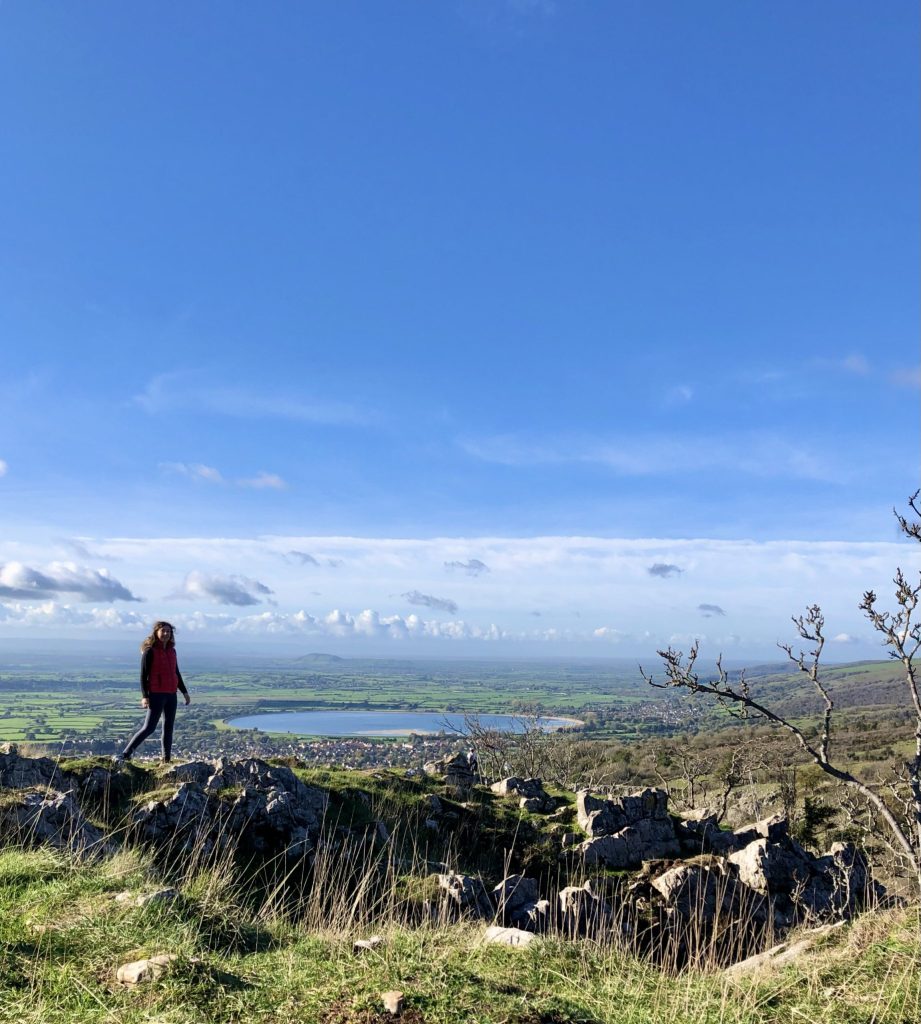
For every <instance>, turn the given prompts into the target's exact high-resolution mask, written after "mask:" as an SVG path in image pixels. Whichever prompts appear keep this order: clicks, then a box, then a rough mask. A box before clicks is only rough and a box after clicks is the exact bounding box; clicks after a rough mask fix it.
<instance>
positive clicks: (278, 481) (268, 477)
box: [237, 470, 288, 491]
mask: <svg viewBox="0 0 921 1024" xmlns="http://www.w3.org/2000/svg"><path fill="white" fill-rule="evenodd" d="M237 486H239V487H252V488H254V489H255V490H257V491H262V490H266V489H269V490H274V491H283V490H284V489H285V488H286V487H287V486H288V485H287V484H286V483H285V481H284V480H282V478H281V477H280V476H278V474H277V473H266V472H265V471H263V470H261V471H260V472H258V473H257V474H256V475H255V476H254V477H250V478H249V479H243V480H237Z"/></svg>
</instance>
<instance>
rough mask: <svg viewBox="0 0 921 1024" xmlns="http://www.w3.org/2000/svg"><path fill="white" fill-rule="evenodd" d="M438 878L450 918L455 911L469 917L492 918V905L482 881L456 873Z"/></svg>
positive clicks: (452, 872) (449, 873)
mask: <svg viewBox="0 0 921 1024" xmlns="http://www.w3.org/2000/svg"><path fill="white" fill-rule="evenodd" d="M437 878H438V887H439V889H440V890H441V891H442V895H443V897H444V903H445V909H446V910H447V911H449V916H450V912H451V911H454V912H458V913H460V914H463V915H465V916H468V917H479V918H490V917H492V915H493V908H492V903H491V902H490V900H489V894H488V893H487V891H486V886H485V885H484V884H483V882H482V880H481V879H479V878H474V877H472V876H471V875H462V874H460V873H458V872H456V871H449V872H447V873H446V874H439V875H438V876H437Z"/></svg>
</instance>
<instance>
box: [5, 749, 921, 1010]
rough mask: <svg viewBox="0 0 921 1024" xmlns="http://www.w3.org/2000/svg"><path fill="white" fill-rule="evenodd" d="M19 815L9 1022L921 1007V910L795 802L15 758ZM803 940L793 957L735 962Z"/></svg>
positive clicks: (8, 763) (11, 887)
mask: <svg viewBox="0 0 921 1024" xmlns="http://www.w3.org/2000/svg"><path fill="white" fill-rule="evenodd" d="M0 819H2V821H0V833H2V835H3V836H4V837H5V839H6V842H7V844H8V845H7V847H6V849H4V850H2V851H0V922H2V923H0V929H2V932H0V938H2V942H3V947H2V956H0V1020H2V1021H13V1020H16V1021H22V1022H31V1021H35V1022H38V1021H43V1022H44V1021H55V1022H57V1021H61V1022H65V1024H69V1022H81V1024H82V1022H89V1021H96V1020H99V1021H102V1020H111V1019H118V1020H121V1021H126V1022H133V1021H138V1022H140V1021H151V1020H156V1021H160V1022H166V1021H175V1022H176V1024H179V1022H182V1024H193V1022H198V1021H222V1022H223V1021H227V1022H228V1024H229V1022H232V1021H234V1022H237V1021H239V1022H242V1021H249V1020H267V1021H270V1022H275V1021H281V1020H283V1019H284V1020H286V1021H292V1020H303V1021H320V1022H323V1024H334V1022H341V1024H352V1022H360V1021H363V1022H368V1021H372V1022H373V1021H382V1020H392V1019H393V1016H392V1015H391V1014H389V1013H387V1012H386V1011H385V1010H384V1009H383V1002H382V993H384V992H387V991H391V990H399V991H401V992H402V993H403V1010H402V1013H401V1017H402V1019H404V1020H407V1021H411V1022H429V1024H441V1022H444V1024H448V1022H461V1021H468V1022H469V1021H479V1022H484V1024H486V1022H495V1024H498V1022H500V1021H503V1022H507V1024H538V1022H550V1024H566V1022H572V1024H575V1022H576V1021H581V1022H589V1024H592V1022H594V1024H607V1022H612V1024H613V1022H614V1021H617V1022H622V1021H636V1022H646V1021H649V1022H651V1021H653V1020H655V1021H665V1022H671V1021H674V1022H688V1024H690V1022H692V1021H693V1022H696V1021H717V1020H720V1021H724V1020H731V1021H741V1022H751V1024H755V1022H758V1024H761V1022H765V1024H766V1022H767V1021H776V1020H791V1021H792V1020H800V1019H808V1020H813V1021H829V1022H831V1021H835V1022H836V1024H840V1022H842V1021H853V1022H858V1021H860V1022H863V1021H866V1022H870V1021H876V1022H888V1024H904V1022H906V1021H913V1020H916V1019H918V1016H919V1012H918V1011H919V1009H921V988H919V978H921V953H919V948H918V932H917V924H918V922H917V914H916V912H915V911H913V910H908V909H907V908H905V907H899V906H892V907H891V908H890V909H886V910H884V909H882V908H883V907H884V906H885V904H886V898H885V895H884V893H883V891H882V890H881V889H880V888H879V886H877V885H876V884H875V883H873V882H872V881H871V879H870V878H869V877H868V876H867V874H866V868H865V866H864V865H863V862H862V860H861V858H860V856H859V855H858V854H857V852H856V851H854V850H853V849H850V850H848V849H847V848H845V847H842V846H839V847H837V848H833V849H832V850H831V851H830V853H829V854H828V855H827V856H825V857H817V856H815V855H812V854H809V853H808V852H807V851H806V850H804V849H803V848H802V847H800V846H799V845H798V844H796V843H795V841H794V840H792V839H791V838H790V837H789V836H788V833H787V827H786V823H785V821H784V820H783V819H782V818H778V817H773V818H770V819H767V820H765V821H763V822H756V823H752V824H750V825H748V826H746V827H745V828H740V829H736V830H735V831H733V832H725V831H721V830H719V829H716V828H715V826H714V825H713V824H712V823H709V822H708V821H707V820H706V819H703V818H700V817H699V816H698V817H697V818H696V819H695V818H693V817H691V818H687V819H684V818H681V817H679V816H676V815H674V814H672V813H669V808H668V806H667V800H666V798H665V795H664V793H663V792H661V791H657V790H644V791H642V792H641V793H638V794H637V795H636V796H635V797H625V798H621V799H609V798H605V797H603V796H593V795H592V794H590V793H588V792H580V793H579V794H575V793H571V792H569V793H567V792H563V791H554V790H552V789H549V790H548V789H545V788H544V787H543V786H541V785H540V783H539V782H537V781H536V780H523V779H507V780H503V781H502V782H501V783H497V784H494V785H493V786H491V787H490V786H485V785H483V784H482V783H481V782H480V781H479V780H477V779H476V778H474V777H473V776H472V774H471V773H470V772H469V769H468V768H467V767H466V766H465V764H464V763H463V761H462V759H456V760H447V761H443V762H441V763H439V764H433V765H430V766H427V770H426V771H425V772H424V773H406V772H397V771H370V772H347V771H335V770H321V769H310V768H306V767H304V766H301V765H298V764H297V763H295V762H291V763H284V762H275V763H267V762H260V761H255V760H253V759H250V760H244V761H230V760H224V761H218V762H215V763H213V764H207V763H203V762H201V763H191V764H186V765H179V766H176V767H175V768H150V769H147V768H142V767H137V766H130V767H128V768H126V769H123V770H118V771H113V770H112V769H111V767H110V766H108V765H107V764H106V763H105V762H104V761H102V760H101V759H87V760H82V761H61V762H53V761H50V760H48V759H35V758H27V757H22V756H20V755H18V754H17V753H16V752H15V751H10V750H8V751H7V752H6V753H0ZM867 901H869V902H867ZM865 905H866V906H867V910H864V909H863V908H864V906H865ZM491 928H493V929H495V928H499V929H500V932H499V934H498V936H497V938H498V939H499V940H500V941H501V940H503V939H504V940H505V941H512V942H514V943H515V944H516V945H515V946H514V947H512V948H509V947H501V946H497V945H495V944H493V943H492V942H491V941H490V935H491V933H490V929H491ZM502 928H505V929H506V930H505V931H501V929H502ZM817 928H818V930H816V929H817ZM374 936H377V937H378V938H373V937H374ZM800 938H802V945H801V946H797V947H796V948H794V949H793V951H792V953H791V952H790V944H791V943H793V942H794V941H795V940H798V939H800ZM359 940H367V942H366V943H365V945H358V946H356V945H355V943H356V942H357V941H359ZM778 942H780V943H785V944H786V945H785V947H784V952H786V953H787V955H788V956H789V957H790V959H789V961H788V964H787V966H784V960H783V954H782V955H781V956H780V957H772V958H771V959H770V963H768V964H766V965H762V966H761V967H759V968H757V969H756V968H755V966H753V965H751V964H750V963H748V962H746V963H745V964H744V965H742V966H741V967H739V966H736V967H732V966H731V965H733V964H737V965H738V964H739V962H740V961H743V960H745V958H746V957H748V956H750V955H751V954H758V953H761V952H762V951H763V950H765V949H767V948H768V947H771V946H772V945H774V944H775V943H778ZM797 950H798V951H799V952H797ZM794 954H795V955H794ZM160 955H168V956H170V957H175V958H176V959H171V960H167V961H163V962H156V963H154V964H148V965H147V966H146V967H142V968H138V970H140V971H141V974H142V975H143V974H144V973H145V972H146V974H147V975H151V977H149V978H148V980H146V981H141V982H140V983H137V984H134V983H132V982H130V980H124V978H125V977H127V975H128V974H130V970H129V969H128V968H127V967H125V965H128V964H131V963H135V962H138V961H142V960H145V959H147V958H150V957H153V956H160ZM883 965H885V968H884V966H883ZM120 967H124V968H125V969H124V970H123V971H122V977H123V980H121V981H120V980H119V977H118V971H119V968H120ZM153 975H156V977H153Z"/></svg>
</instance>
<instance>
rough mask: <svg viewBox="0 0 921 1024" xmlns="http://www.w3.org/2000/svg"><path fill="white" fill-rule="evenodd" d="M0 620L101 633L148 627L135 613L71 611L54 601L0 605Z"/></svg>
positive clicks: (70, 608) (107, 610)
mask: <svg viewBox="0 0 921 1024" xmlns="http://www.w3.org/2000/svg"><path fill="white" fill-rule="evenodd" d="M0 620H4V621H6V622H12V623H17V624H21V625H26V626H40V627H41V626H44V627H48V626H63V627H68V626H90V627H92V628H95V629H100V630H108V629H135V628H146V627H148V626H149V625H150V623H149V622H148V621H147V619H146V618H145V617H144V616H142V615H139V614H138V613H137V612H124V611H117V610H116V609H115V608H74V607H72V606H71V605H68V604H60V603H59V602H57V601H42V602H41V603H39V604H25V603H23V602H21V601H15V602H11V603H7V604H0Z"/></svg>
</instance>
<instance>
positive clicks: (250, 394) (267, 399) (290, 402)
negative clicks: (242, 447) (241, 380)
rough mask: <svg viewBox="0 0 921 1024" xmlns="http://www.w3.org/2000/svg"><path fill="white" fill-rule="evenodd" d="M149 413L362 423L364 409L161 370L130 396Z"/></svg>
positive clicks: (202, 375) (365, 421)
mask: <svg viewBox="0 0 921 1024" xmlns="http://www.w3.org/2000/svg"><path fill="white" fill-rule="evenodd" d="M132 401H133V402H134V404H135V405H138V406H140V408H142V409H143V410H144V411H145V412H148V413H150V414H151V415H158V414H160V413H168V412H172V411H173V410H175V409H182V410H183V411H184V412H189V411H190V410H194V411H195V412H197V413H198V414H210V415H217V416H231V417H235V418H241V419H283V420H295V421H299V422H304V423H324V424H365V423H368V422H370V421H371V417H370V416H369V415H368V412H367V410H364V409H360V408H358V407H356V406H354V405H352V404H350V403H348V402H334V401H329V400H328V399H316V398H313V397H312V396H310V397H308V396H302V395H291V394H288V395H283V394H278V393H276V392H274V391H273V392H272V393H271V394H262V393H260V392H258V391H253V390H251V389H249V388H246V387H240V386H238V385H234V384H216V383H214V382H212V381H210V380H209V379H208V378H207V377H206V375H205V374H203V373H164V374H159V375H158V376H156V377H154V378H153V379H152V380H151V381H149V382H148V384H147V385H146V387H145V388H144V390H143V391H142V392H140V393H139V394H137V395H135V396H134V398H133V399H132Z"/></svg>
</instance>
